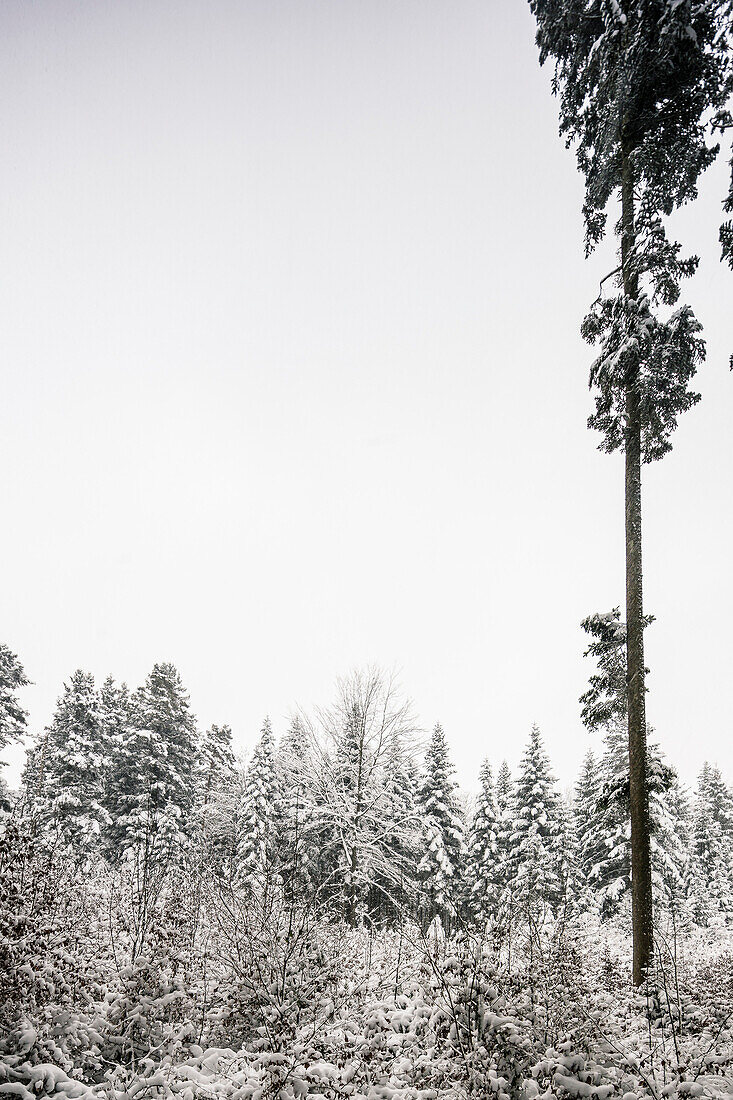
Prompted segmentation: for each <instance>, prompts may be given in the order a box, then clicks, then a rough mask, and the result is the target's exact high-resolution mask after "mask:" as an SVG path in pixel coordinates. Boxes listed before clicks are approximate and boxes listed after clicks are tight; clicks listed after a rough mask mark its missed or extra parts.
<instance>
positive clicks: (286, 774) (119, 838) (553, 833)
mask: <svg viewBox="0 0 733 1100" xmlns="http://www.w3.org/2000/svg"><path fill="white" fill-rule="evenodd" d="M607 618H609V619H610V621H611V625H612V626H613V624H614V620H613V619H612V618H611V617H607ZM604 625H606V626H607V623H606V624H604ZM24 679H25V677H24V673H23V671H22V667H21V666H20V664H19V662H18V660H17V658H16V657H15V656H14V655H13V654H12V653H11V651H10V650H8V649H7V648H4V649H3V682H4V685H5V687H4V694H3V707H4V711H5V715H4V718H3V727H2V728H3V731H4V740H5V741H8V740H9V739H10V738H11V736H13V737H18V736H20V734H21V733H22V730H23V727H24V723H25V715H24V713H23V711H22V709H21V708H20V706H19V705H18V703H17V696H16V691H17V687H18V686H20V685H22V683H23V682H24ZM594 687H595V689H597V687H598V677H595V678H592V679H591V688H590V689H589V692H588V693H587V695H586V696H584V704H585V711H586V714H585V717H586V719H587V718H588V714H587V712H588V711H589V710H590V711H591V712H592V714H591V720H590V721H589V722H588V724H590V725H595V727H596V728H598V727H599V726H600V727H601V729H600V731H599V735H598V737H597V738H596V739H595V740H596V747H595V748H591V749H589V750H588V752H587V755H586V757H585V759H584V761H583V765H582V769H581V772H580V775H579V776H578V778H577V782H576V784H575V788H574V791H573V793H572V795H571V796H568V795H564V794H563V793H562V792H561V791H560V788H559V785H558V783H557V781H556V779H555V777H554V775H553V772H552V769H551V764H550V761H549V758H548V755H547V753H546V751H545V748H544V745H543V741H542V736H541V732H540V730H539V729H538V728H537V727H536V726H535V727H533V728H532V729H531V731H529V733H528V740H527V743H526V747H525V750H524V754H523V756H522V759H521V762H520V764H519V767H518V769H517V771H516V774H515V775H512V774H511V773H510V770H509V767H508V766H507V764H506V762H503V763H501V765H500V766H499V767H498V769H497V770H496V774H495V773H494V770H493V769H492V765H491V763H490V762H489V761H488V760H486V761H485V762H484V764H483V765H482V767H481V770H480V775H479V791H478V794H477V795H476V796H474V797H471V798H467V797H465V796H464V795H463V794H462V793H461V791H460V790H459V788H458V786H457V784H456V782H455V781H454V778H453V776H454V769H453V766H452V764H451V759H450V750H449V745H448V742H447V739H446V736H445V734H444V731H443V729H442V728H441V726H440V725H437V726H436V727H435V729H434V730H433V732H432V735H431V736H430V737H429V740H428V741H427V744H425V743H423V741H422V739H421V738H420V737H419V736H418V731H417V728H416V723H415V720H414V717H413V715H412V713H411V710H410V706H409V704H408V703H407V702H406V701H405V700H404V699H403V698H402V697H401V695H400V693H399V691H398V689H397V688H396V686H395V684H394V683H393V682H392V681H391V680H390V679H389V678H388V677H386V676H384V675H383V674H382V673H380V672H379V671H375V670H370V671H366V672H363V673H354V674H353V675H351V676H350V677H348V678H347V679H344V680H341V681H339V684H338V691H337V698H336V701H335V703H334V704H333V705H332V706H330V707H327V708H323V709H321V710H319V711H318V712H317V713H316V714H314V715H313V716H308V715H305V714H300V715H296V716H295V717H294V718H293V719H292V722H291V723H290V726H289V728H288V729H287V731H286V732H285V733H284V734H283V736H282V737H281V738H280V740H279V742H276V739H275V736H274V734H273V730H272V726H271V723H270V721H269V719H265V720H264V722H263V725H262V730H261V733H260V736H259V740H258V741H257V743H256V745H255V747H254V750H253V752H252V754H251V756H250V759H249V760H248V761H247V763H246V764H245V763H243V762H241V761H239V760H238V759H237V757H236V754H235V750H234V744H233V737H232V731H231V729H230V728H229V726H227V725H221V726H219V725H212V726H211V728H210V729H208V730H206V731H200V730H199V729H198V728H197V724H196V720H195V718H194V716H193V714H192V711H191V706H190V702H189V696H188V693H187V692H186V690H185V687H184V685H183V683H182V680H181V677H180V675H179V673H178V672H177V670H176V668H175V667H174V666H173V665H171V664H164V663H161V664H156V665H155V666H154V667H153V669H152V671H151V672H150V675H149V676H148V677H147V679H146V681H145V683H144V684H143V685H142V686H141V687H140V688H139V689H137V690H136V691H133V692H130V691H128V689H127V688H126V687H125V685H124V684H117V683H115V681H114V680H113V679H112V678H108V679H107V680H105V681H104V683H102V684H101V685H100V686H97V685H95V682H94V678H93V677H92V675H91V674H89V673H86V672H83V671H77V672H75V673H74V674H73V676H71V678H70V679H69V681H68V682H67V683H66V684H65V685H64V688H63V692H62V694H61V696H60V698H59V700H58V703H57V706H56V710H55V713H54V715H53V718H52V720H51V722H50V724H49V725H48V726H47V728H46V729H44V730H43V731H41V732H40V733H39V734H37V735H36V736H35V738H34V739H33V740H32V741H31V743H30V745H29V747H28V750H27V757H26V764H25V768H24V770H23V774H22V780H21V784H20V789H19V790H18V791H17V792H15V793H14V794H11V793H10V792H8V791H6V793H5V795H4V802H5V811H6V813H10V812H12V815H13V817H14V819H16V820H17V821H19V822H22V829H23V832H24V835H26V837H27V842H28V843H29V844H32V843H34V838H36V839H38V838H40V837H43V838H44V843H47V844H48V843H51V844H52V846H53V847H54V849H55V850H58V851H63V852H64V853H66V854H67V856H68V857H69V858H71V860H72V861H73V862H75V863H76V864H84V863H85V862H88V861H90V860H93V859H102V860H103V861H105V862H106V863H107V864H108V865H109V866H111V867H118V868H119V867H120V866H121V865H124V864H129V865H130V866H131V867H133V868H136V870H137V872H138V873H144V874H146V875H148V874H152V873H153V872H155V873H156V874H160V873H164V872H165V869H166V868H168V867H170V866H173V865H182V866H193V867H195V868H196V871H197V873H198V874H204V873H205V874H206V875H209V876H213V877H214V878H215V879H219V880H221V881H222V882H226V883H230V884H233V885H235V886H236V887H237V888H238V889H245V890H246V889H250V890H252V891H257V892H258V893H260V894H262V893H263V892H264V894H265V896H266V895H267V893H268V892H271V893H272V892H277V891H279V892H283V893H284V895H285V896H286V897H287V896H290V897H293V898H298V899H299V900H300V902H311V903H312V904H313V905H315V906H317V908H318V911H319V914H320V915H322V916H330V917H331V918H332V919H334V920H343V921H346V922H347V923H348V924H349V925H351V926H352V927H353V926H357V925H359V924H363V923H365V922H366V923H368V924H379V925H387V926H390V925H391V926H395V925H396V924H398V923H399V922H400V921H402V920H403V919H405V917H408V918H410V919H414V920H417V921H418V922H419V923H420V924H421V925H422V926H423V927H424V928H426V927H427V926H428V925H429V924H430V922H431V921H433V920H434V918H435V917H436V916H437V917H440V920H441V923H442V925H443V926H444V927H446V928H448V929H452V928H456V927H458V926H460V925H462V924H467V925H474V926H486V924H487V923H490V924H491V925H492V926H494V927H496V928H497V929H499V928H504V929H505V928H507V927H509V926H511V924H512V922H513V921H515V920H517V919H530V918H531V919H542V918H543V916H544V915H545V914H552V915H553V916H555V917H557V915H558V914H559V913H561V912H567V911H568V909H572V910H580V911H587V910H596V911H597V912H598V914H599V915H600V917H601V919H606V918H611V917H614V916H616V915H617V914H619V913H621V914H623V913H624V912H625V911H626V907H627V905H628V897H629V889H630V853H629V838H630V825H629V778H628V777H629V767H628V741H627V735H626V727H625V720H624V715H623V713H617V712H616V711H615V710H614V708H613V707H612V706H609V705H608V701H607V699H606V700H605V701H603V700H602V701H601V703H600V704H599V701H598V691H597V690H596V691H595V694H594ZM594 708H595V709H594ZM649 744H650V748H649V776H650V784H649V786H650V816H651V823H652V830H651V839H652V852H653V871H654V888H655V892H656V897H657V902H658V904H659V905H660V906H661V907H662V909H663V910H664V911H667V912H674V914H675V915H676V917H677V919H678V920H685V921H689V922H694V923H695V924H698V925H702V926H705V925H708V924H710V923H714V922H726V921H728V920H730V919H733V812H731V792H730V790H729V788H728V787H727V785H726V782H725V780H724V778H723V776H722V774H721V772H720V770H719V768H718V767H716V766H714V765H710V764H705V766H704V768H703V770H702V772H701V774H700V777H699V781H698V784H697V788H696V790H695V791H694V792H692V793H690V792H688V791H687V790H686V789H685V788H684V786H683V785H682V784H681V782H680V780H679V778H678V776H677V773H676V772H675V770H674V768H673V767H672V766H671V765H670V764H669V763H667V762H666V761H665V759H664V757H663V755H662V752H661V750H660V749H659V747H658V746H657V745H656V744H655V743H654V741H653V739H651V738H650V742H649Z"/></svg>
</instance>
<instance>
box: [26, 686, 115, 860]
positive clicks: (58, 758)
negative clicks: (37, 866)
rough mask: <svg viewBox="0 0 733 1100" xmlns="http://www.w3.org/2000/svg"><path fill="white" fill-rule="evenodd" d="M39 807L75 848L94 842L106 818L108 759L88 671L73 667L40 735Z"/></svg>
mask: <svg viewBox="0 0 733 1100" xmlns="http://www.w3.org/2000/svg"><path fill="white" fill-rule="evenodd" d="M44 756H45V759H44V775H43V791H42V795H43V807H44V811H43V812H44V818H45V820H46V822H47V823H48V824H49V825H50V826H51V827H52V828H53V829H54V830H58V832H59V833H60V835H61V837H62V838H63V840H64V841H65V842H66V843H68V844H70V845H71V846H72V847H74V848H75V849H77V850H78V851H79V852H88V851H90V850H91V849H92V848H93V847H94V845H95V844H96V842H97V840H98V838H99V835H100V833H101V830H102V827H103V825H104V822H105V820H106V814H105V809H104V794H105V781H106V775H107V769H108V766H109V757H108V753H107V745H106V743H105V741H104V738H103V733H102V721H101V714H100V707H99V697H98V695H97V691H96V689H95V686H94V677H93V676H92V675H91V673H88V672H82V670H81V669H79V670H77V671H76V672H75V673H74V674H73V676H72V677H71V679H70V680H69V682H68V684H65V685H64V690H63V693H62V695H61V697H60V698H59V700H58V703H57V704H56V710H55V712H54V716H53V719H52V721H51V724H50V726H49V727H48V729H47V730H46V732H45V734H44Z"/></svg>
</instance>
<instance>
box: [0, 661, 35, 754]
mask: <svg viewBox="0 0 733 1100" xmlns="http://www.w3.org/2000/svg"><path fill="white" fill-rule="evenodd" d="M29 683H30V681H29V680H28V677H27V676H26V674H25V670H24V669H23V666H22V664H21V663H20V661H19V660H18V658H17V657H16V655H15V654H14V653H13V652H12V650H11V649H9V648H8V646H6V645H4V644H3V643H0V768H2V767H3V766H4V764H5V761H4V760H3V754H4V752H5V749H6V748H7V747H8V745H10V744H12V743H13V742H15V741H22V739H23V737H24V735H25V731H26V721H27V718H28V714H27V712H26V711H25V710H23V708H22V706H21V705H20V703H19V702H18V698H17V695H18V691H19V689H20V688H23V687H26V686H27V685H28V684H29Z"/></svg>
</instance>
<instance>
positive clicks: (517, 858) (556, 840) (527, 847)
mask: <svg viewBox="0 0 733 1100" xmlns="http://www.w3.org/2000/svg"><path fill="white" fill-rule="evenodd" d="M513 810H514V820H513V831H512V837H511V854H510V866H511V868H512V872H513V876H514V881H513V882H512V883H511V884H510V889H511V891H512V895H513V904H514V908H515V911H516V909H517V907H520V909H525V908H526V909H527V910H532V911H535V910H536V909H538V908H539V909H541V908H543V907H544V906H546V905H549V906H551V907H553V906H556V905H558V904H559V902H560V899H561V896H562V892H563V884H562V835H563V834H562V811H561V806H560V796H559V794H558V792H557V783H556V780H555V777H554V776H553V774H552V772H551V770H550V761H549V758H548V756H547V753H546V752H545V749H544V745H543V743H542V735H541V734H540V731H539V728H538V727H537V726H536V725H535V726H533V727H532V730H531V732H530V736H529V741H528V742H527V747H526V749H525V752H524V756H523V757H522V760H521V763H520V766H519V774H518V776H517V779H516V782H515V784H514V807H513Z"/></svg>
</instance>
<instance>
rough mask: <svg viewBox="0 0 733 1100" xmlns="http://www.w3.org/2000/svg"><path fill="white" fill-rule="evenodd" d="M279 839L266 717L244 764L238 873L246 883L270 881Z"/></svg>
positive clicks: (277, 795) (278, 801)
mask: <svg viewBox="0 0 733 1100" xmlns="http://www.w3.org/2000/svg"><path fill="white" fill-rule="evenodd" d="M281 842H282V804H281V797H280V786H279V783H278V776H277V769H276V767H275V738H274V736H273V733H272V725H271V724H270V719H269V718H265V721H264V723H263V725H262V731H261V733H260V739H259V741H258V742H257V745H256V746H255V749H254V752H253V753H252V759H251V760H250V762H249V767H248V768H247V781H246V803H245V808H244V820H243V834H242V846H241V849H240V852H239V868H240V874H241V875H242V877H243V879H244V881H246V882H248V883H249V884H255V883H264V882H267V881H271V877H272V875H273V874H274V873H275V871H276V869H277V864H278V856H279V854H280V845H281Z"/></svg>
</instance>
